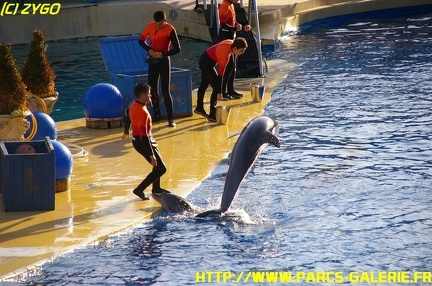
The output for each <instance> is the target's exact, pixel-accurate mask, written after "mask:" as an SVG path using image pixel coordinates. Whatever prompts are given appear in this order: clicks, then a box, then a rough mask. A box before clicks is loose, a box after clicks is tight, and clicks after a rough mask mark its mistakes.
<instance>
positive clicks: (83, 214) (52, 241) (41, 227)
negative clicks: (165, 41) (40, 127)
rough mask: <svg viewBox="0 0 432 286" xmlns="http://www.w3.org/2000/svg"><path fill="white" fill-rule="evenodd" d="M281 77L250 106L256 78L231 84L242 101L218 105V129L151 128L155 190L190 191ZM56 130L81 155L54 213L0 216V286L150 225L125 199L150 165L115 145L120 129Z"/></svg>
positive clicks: (67, 125) (142, 210) (125, 143)
mask: <svg viewBox="0 0 432 286" xmlns="http://www.w3.org/2000/svg"><path fill="white" fill-rule="evenodd" d="M283 77H284V75H283V74H274V75H272V76H270V77H268V78H265V79H263V83H264V84H265V85H266V89H267V90H268V92H266V93H265V96H264V100H263V101H262V102H253V101H252V98H251V96H250V92H248V90H249V83H255V84H256V83H261V79H248V80H245V81H243V83H242V84H239V90H242V91H244V93H245V97H244V98H242V99H239V100H232V101H229V102H224V103H221V105H226V106H231V107H232V109H231V115H230V118H229V121H228V123H227V124H226V125H218V124H214V123H209V122H208V121H207V120H206V119H205V118H203V117H202V116H199V115H194V116H192V117H185V118H178V119H177V120H176V122H177V126H176V127H175V128H170V127H168V126H167V123H166V122H165V121H162V122H158V123H155V124H154V136H155V138H156V139H157V141H158V144H159V149H160V150H161V152H162V155H163V158H164V161H165V163H166V165H167V167H168V171H167V173H166V174H165V175H164V176H163V177H162V186H163V187H164V188H167V189H169V190H170V191H172V192H173V193H176V194H178V195H181V196H185V195H186V194H188V193H189V192H191V191H192V190H193V189H195V188H196V187H197V186H198V185H199V184H200V182H201V181H202V180H204V179H205V178H206V177H207V176H208V175H209V174H210V173H211V172H212V170H213V169H214V167H215V166H216V165H217V164H219V163H220V161H221V160H222V159H223V158H225V157H226V156H227V155H228V153H229V152H230V150H231V149H232V147H233V146H234V143H235V142H236V140H237V138H236V137H232V138H228V137H229V136H230V135H233V134H235V133H238V132H240V131H241V130H242V129H243V127H244V125H245V124H246V123H247V122H248V121H249V120H251V119H252V118H254V117H256V116H258V115H260V114H262V113H263V108H264V106H265V105H266V104H267V102H268V101H269V100H270V91H271V90H273V88H274V87H275V86H276V85H277V84H278V83H279V82H280V80H282V79H283ZM267 87H268V88H267ZM194 93H196V91H194ZM209 96H210V95H209V94H207V95H206V98H209ZM194 102H195V99H194ZM207 106H208V103H207V104H206V108H207ZM57 127H58V130H59V134H58V139H57V140H58V141H60V142H62V143H65V144H71V145H75V146H79V147H81V148H83V149H84V150H85V151H86V152H88V155H85V156H81V157H79V156H78V157H75V158H74V169H73V172H72V176H71V188H70V190H68V191H65V192H60V193H56V195H55V203H56V209H55V210H54V211H44V212H0V281H2V279H4V280H9V279H11V280H16V279H18V278H19V277H25V276H27V275H28V274H29V273H33V272H34V271H37V269H39V265H40V264H41V263H43V262H45V261H47V260H49V259H50V258H53V257H55V256H58V255H59V254H62V253H64V252H67V251H69V250H72V249H74V248H77V247H80V246H84V245H86V244H89V243H91V242H94V241H96V240H99V239H102V238H104V237H106V236H108V235H109V234H112V233H115V232H118V231H121V230H124V229H126V228H129V227H131V226H133V225H134V224H136V223H140V222H142V221H143V220H145V219H150V218H151V217H152V216H153V215H155V214H157V213H158V212H159V211H160V210H161V209H160V206H159V204H158V203H157V202H155V201H154V200H153V199H150V200H149V201H142V200H140V199H139V198H137V197H136V196H135V195H134V194H133V193H132V190H133V188H134V187H135V186H136V185H137V184H138V183H139V182H140V181H141V180H142V178H143V177H144V176H145V175H146V174H147V173H148V172H149V171H150V165H149V164H148V163H147V162H145V161H144V159H143V158H142V157H141V156H140V155H138V154H137V153H136V151H135V150H134V149H133V147H132V144H131V140H121V139H120V137H121V134H122V132H123V131H122V129H121V128H113V129H89V128H87V127H86V123H85V119H78V120H71V121H64V122H57ZM146 192H149V191H148V190H147V191H146Z"/></svg>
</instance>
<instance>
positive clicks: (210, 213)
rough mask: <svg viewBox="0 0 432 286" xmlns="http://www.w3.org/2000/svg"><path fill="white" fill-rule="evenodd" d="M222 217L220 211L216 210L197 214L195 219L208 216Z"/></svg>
mask: <svg viewBox="0 0 432 286" xmlns="http://www.w3.org/2000/svg"><path fill="white" fill-rule="evenodd" d="M221 215H222V211H221V210H220V209H218V210H211V211H206V212H203V213H200V214H197V215H196V216H195V217H209V216H221Z"/></svg>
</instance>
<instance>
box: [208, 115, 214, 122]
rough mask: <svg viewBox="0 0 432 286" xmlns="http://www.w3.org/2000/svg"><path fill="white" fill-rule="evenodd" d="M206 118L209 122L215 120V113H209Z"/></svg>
mask: <svg viewBox="0 0 432 286" xmlns="http://www.w3.org/2000/svg"><path fill="white" fill-rule="evenodd" d="M207 119H208V121H210V122H216V115H215V114H211V113H210V114H209V116H208V117H207Z"/></svg>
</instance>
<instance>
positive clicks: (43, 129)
mask: <svg viewBox="0 0 432 286" xmlns="http://www.w3.org/2000/svg"><path fill="white" fill-rule="evenodd" d="M26 119H27V120H28V121H29V122H30V128H29V129H27V131H26V133H25V134H24V137H25V138H26V139H27V140H30V141H31V140H44V139H45V137H46V136H48V137H49V138H50V139H51V140H56V139H57V126H56V123H55V122H54V119H52V118H51V116H49V115H48V114H46V113H43V112H41V111H32V114H31V115H28V116H26Z"/></svg>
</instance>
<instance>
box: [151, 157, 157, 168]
mask: <svg viewBox="0 0 432 286" xmlns="http://www.w3.org/2000/svg"><path fill="white" fill-rule="evenodd" d="M150 159H151V162H150V164H151V165H152V166H153V167H157V160H156V157H155V156H150Z"/></svg>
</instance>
